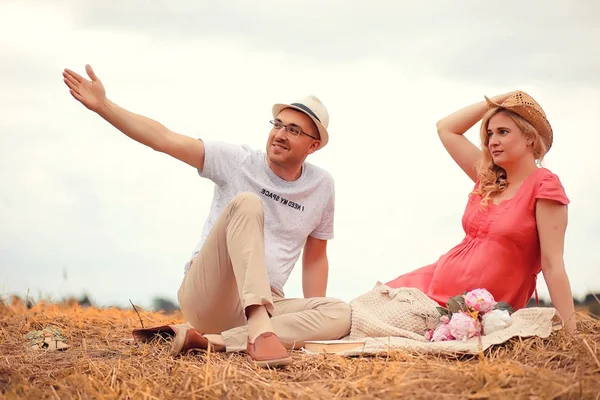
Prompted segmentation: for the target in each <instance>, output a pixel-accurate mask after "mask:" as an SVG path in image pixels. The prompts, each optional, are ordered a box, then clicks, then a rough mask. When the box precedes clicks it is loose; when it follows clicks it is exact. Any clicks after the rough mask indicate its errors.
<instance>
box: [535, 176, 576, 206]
mask: <svg viewBox="0 0 600 400" xmlns="http://www.w3.org/2000/svg"><path fill="white" fill-rule="evenodd" d="M535 198H536V199H545V200H554V201H558V202H559V203H562V204H564V205H567V204H569V202H570V200H569V198H568V197H567V194H566V193H565V189H564V187H563V185H562V183H560V180H559V179H558V176H556V175H555V174H553V173H551V172H549V173H548V174H546V175H545V176H544V177H543V178H542V180H541V181H540V183H539V186H538V188H537V192H536V194H535Z"/></svg>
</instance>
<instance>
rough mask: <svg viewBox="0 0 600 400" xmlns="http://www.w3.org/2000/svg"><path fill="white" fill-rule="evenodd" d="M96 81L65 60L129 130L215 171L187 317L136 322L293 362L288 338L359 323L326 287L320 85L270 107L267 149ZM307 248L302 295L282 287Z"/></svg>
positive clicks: (88, 95)
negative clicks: (168, 117)
mask: <svg viewBox="0 0 600 400" xmlns="http://www.w3.org/2000/svg"><path fill="white" fill-rule="evenodd" d="M86 72H87V74H88V76H89V78H90V79H91V80H88V79H85V78H83V77H81V76H80V75H78V74H77V73H75V72H73V71H71V70H68V69H65V71H64V72H63V77H64V82H65V84H66V85H67V86H68V87H69V89H70V93H71V95H72V96H73V97H74V98H75V99H76V100H78V101H79V102H81V103H82V104H83V105H84V106H85V107H87V108H88V109H90V110H92V111H94V112H96V113H97V114H98V115H100V116H101V117H102V118H104V119H105V120H106V121H108V122H109V123H110V124H112V125H113V126H114V127H115V128H117V129H118V130H120V131H121V132H123V133H124V134H126V135H127V136H129V137H130V138H132V139H134V140H136V141H138V142H140V143H142V144H144V145H146V146H149V147H151V148H152V149H154V150H156V151H160V152H163V153H166V154H169V155H170V156H172V157H175V158H177V159H179V160H181V161H183V162H185V163H187V164H189V165H191V166H193V167H195V168H196V169H197V170H198V173H199V174H200V176H202V177H205V178H208V179H211V180H212V181H214V182H215V193H214V197H213V201H212V205H211V209H210V215H209V217H208V219H207V221H206V223H205V225H204V229H203V233H202V238H201V241H200V243H198V246H197V247H196V249H195V250H194V253H193V256H192V259H191V260H190V261H189V262H188V263H187V264H186V267H185V275H184V279H183V282H182V284H181V287H180V289H179V292H178V300H179V304H180V306H181V310H182V312H183V315H184V317H185V318H186V320H187V321H188V322H187V323H186V324H181V325H172V326H167V327H164V326H163V327H155V328H149V329H140V330H136V331H134V337H136V338H138V339H142V340H146V339H148V338H149V337H151V335H153V334H162V335H164V334H167V335H174V336H175V340H174V341H173V351H174V352H175V353H179V352H186V351H189V350H191V349H208V348H209V347H210V348H211V349H212V350H213V351H240V350H244V349H246V351H247V353H248V354H249V356H250V357H251V359H252V360H253V361H254V362H256V363H257V364H258V365H259V366H263V367H270V366H281V365H287V364H289V363H290V362H291V358H290V355H289V353H288V349H291V348H299V347H301V346H303V344H304V342H305V341H307V340H328V339H338V338H340V337H343V336H345V335H347V334H348V333H349V331H350V307H349V306H348V305H347V304H346V303H344V302H342V301H340V300H335V299H329V298H325V294H326V288H327V277H328V268H329V267H328V260H327V251H326V249H327V240H329V239H332V238H333V219H334V184H333V179H332V178H331V176H330V175H329V173H327V172H326V171H324V170H322V169H320V168H318V167H316V166H313V165H311V164H309V163H306V162H305V159H306V157H307V156H308V155H309V154H312V153H314V152H315V151H317V150H318V149H321V148H323V147H324V146H325V145H326V144H327V141H328V138H329V134H328V132H327V126H328V124H329V115H328V112H327V110H326V108H325V106H323V104H322V103H321V102H320V101H319V100H318V99H317V98H316V97H314V96H309V97H306V98H304V99H302V100H301V101H299V102H297V103H292V104H275V105H274V106H273V109H272V112H273V118H274V119H273V120H272V121H271V124H272V129H271V132H270V134H269V137H268V140H267V147H266V153H264V152H260V151H253V150H251V149H249V148H248V147H246V146H235V145H229V144H224V143H220V142H213V141H206V140H197V139H193V138H190V137H187V136H184V135H180V134H177V133H175V132H172V131H170V130H169V129H167V128H166V127H164V126H163V125H161V124H160V123H158V122H156V121H154V120H151V119H149V118H146V117H144V116H141V115H138V114H134V113H131V112H129V111H127V110H125V109H123V108H121V107H119V106H118V105H116V104H115V103H113V102H111V101H110V100H108V99H107V97H106V92H105V90H104V86H103V84H102V82H101V81H100V80H99V79H98V77H97V76H96V75H95V73H94V71H93V70H92V68H91V67H90V66H89V65H86ZM302 250H303V258H302V268H303V272H302V286H303V292H304V298H303V299H286V298H285V297H284V294H283V286H284V284H285V282H286V281H287V279H288V277H289V275H290V273H291V271H292V269H293V268H294V265H295V263H296V261H297V260H298V258H299V256H300V252H301V251H302Z"/></svg>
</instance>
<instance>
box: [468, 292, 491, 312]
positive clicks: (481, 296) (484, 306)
mask: <svg viewBox="0 0 600 400" xmlns="http://www.w3.org/2000/svg"><path fill="white" fill-rule="evenodd" d="M465 304H466V305H467V307H470V308H472V309H473V310H475V311H479V312H481V313H486V312H489V311H492V309H493V308H494V306H495V305H496V300H494V296H492V294H491V293H490V292H488V291H487V290H485V289H473V290H471V291H470V292H469V293H467V294H466V295H465Z"/></svg>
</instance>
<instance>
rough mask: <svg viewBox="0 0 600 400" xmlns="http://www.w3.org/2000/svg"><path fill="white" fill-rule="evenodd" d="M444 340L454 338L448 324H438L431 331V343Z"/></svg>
mask: <svg viewBox="0 0 600 400" xmlns="http://www.w3.org/2000/svg"><path fill="white" fill-rule="evenodd" d="M445 340H454V336H452V334H451V333H450V325H449V324H439V325H438V327H437V328H435V331H433V337H432V338H431V341H432V342H443V341H445Z"/></svg>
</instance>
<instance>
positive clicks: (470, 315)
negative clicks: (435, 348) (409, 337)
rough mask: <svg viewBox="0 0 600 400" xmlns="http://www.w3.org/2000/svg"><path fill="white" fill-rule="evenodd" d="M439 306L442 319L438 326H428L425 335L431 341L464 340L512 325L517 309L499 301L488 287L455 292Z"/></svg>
mask: <svg viewBox="0 0 600 400" xmlns="http://www.w3.org/2000/svg"><path fill="white" fill-rule="evenodd" d="M446 306H447V308H444V307H438V310H439V312H440V320H439V322H438V325H437V327H436V328H435V329H428V330H427V331H426V332H425V338H426V339H427V340H429V341H431V342H443V341H445V340H462V341H466V340H467V339H469V338H472V337H475V336H481V335H489V334H490V333H492V332H495V331H498V330H500V329H504V328H506V327H507V326H509V325H510V315H511V314H512V313H513V312H514V310H513V309H512V307H511V306H510V304H508V303H506V302H502V301H501V302H496V300H494V296H492V294H491V293H490V292H488V291H487V290H486V289H473V290H471V291H470V292H467V293H465V294H461V295H458V296H454V297H452V298H450V299H449V300H448V302H447V303H446Z"/></svg>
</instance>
